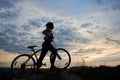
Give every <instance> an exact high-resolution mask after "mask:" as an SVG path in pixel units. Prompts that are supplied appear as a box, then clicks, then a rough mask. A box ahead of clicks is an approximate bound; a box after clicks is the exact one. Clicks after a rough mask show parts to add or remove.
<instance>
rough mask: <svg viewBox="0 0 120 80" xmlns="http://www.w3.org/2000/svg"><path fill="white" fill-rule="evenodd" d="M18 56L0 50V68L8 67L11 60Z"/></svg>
mask: <svg viewBox="0 0 120 80" xmlns="http://www.w3.org/2000/svg"><path fill="white" fill-rule="evenodd" d="M17 55H19V54H18V53H10V52H6V51H4V50H2V49H0V67H10V65H11V63H12V60H13V59H14V58H15V57H16V56H17Z"/></svg>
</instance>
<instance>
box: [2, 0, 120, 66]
mask: <svg viewBox="0 0 120 80" xmlns="http://www.w3.org/2000/svg"><path fill="white" fill-rule="evenodd" d="M119 14H120V0H11V1H10V0H0V55H1V56H0V66H9V64H10V63H11V61H12V59H13V58H14V57H15V56H16V55H18V54H23V53H29V52H30V50H29V49H27V48H26V47H27V46H29V45H38V46H39V47H41V44H42V42H43V35H42V33H41V32H42V30H44V29H45V24H46V23H47V22H49V21H52V22H54V25H55V29H54V31H53V32H54V36H55V44H56V46H57V47H62V48H65V49H67V50H68V51H69V52H70V54H71V56H72V66H79V65H80V64H82V63H83V62H82V60H81V57H82V58H83V59H84V60H85V63H86V65H93V66H94V65H101V64H103V65H117V64H118V63H120V54H119V53H120V31H119V30H120V15H119ZM5 58H6V59H7V58H8V59H7V60H6V61H5V60H4V59H5ZM111 62H112V64H111Z"/></svg>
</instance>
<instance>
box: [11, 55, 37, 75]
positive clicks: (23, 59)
mask: <svg viewBox="0 0 120 80" xmlns="http://www.w3.org/2000/svg"><path fill="white" fill-rule="evenodd" d="M34 71H35V60H34V59H33V57H32V56H30V55H28V54H22V55H19V56H17V57H16V58H15V59H14V60H13V61H12V64H11V72H12V74H13V75H14V76H16V77H26V76H29V75H31V74H32V73H33V72H34Z"/></svg>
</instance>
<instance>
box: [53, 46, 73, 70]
mask: <svg viewBox="0 0 120 80" xmlns="http://www.w3.org/2000/svg"><path fill="white" fill-rule="evenodd" d="M56 51H57V55H58V56H59V57H60V58H61V59H60V58H59V57H58V56H56V59H55V63H54V65H55V67H57V68H59V69H66V68H67V67H68V66H69V65H70V63H71V56H70V54H69V52H68V51H67V50H65V49H63V48H58V49H56ZM52 55H53V54H51V59H52Z"/></svg>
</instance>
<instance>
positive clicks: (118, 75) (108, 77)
mask: <svg viewBox="0 0 120 80" xmlns="http://www.w3.org/2000/svg"><path fill="white" fill-rule="evenodd" d="M69 71H70V72H71V73H74V74H76V75H78V76H79V77H80V78H82V79H83V80H120V66H116V67H108V66H104V65H101V66H99V67H91V66H90V67H87V66H82V67H72V68H70V69H69Z"/></svg>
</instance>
